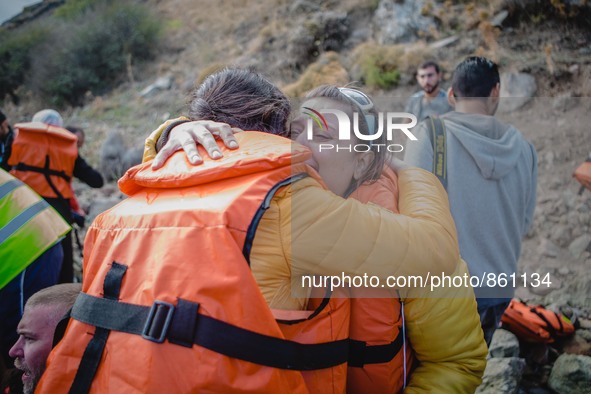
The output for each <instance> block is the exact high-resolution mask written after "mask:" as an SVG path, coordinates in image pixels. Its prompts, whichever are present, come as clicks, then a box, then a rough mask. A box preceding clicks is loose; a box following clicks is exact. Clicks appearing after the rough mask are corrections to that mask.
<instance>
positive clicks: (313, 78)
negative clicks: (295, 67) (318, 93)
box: [283, 52, 350, 97]
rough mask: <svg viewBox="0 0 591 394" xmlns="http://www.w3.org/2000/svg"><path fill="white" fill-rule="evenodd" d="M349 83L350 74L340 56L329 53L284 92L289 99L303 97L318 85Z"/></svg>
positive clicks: (285, 88) (309, 67)
mask: <svg viewBox="0 0 591 394" xmlns="http://www.w3.org/2000/svg"><path fill="white" fill-rule="evenodd" d="M349 82H350V78H349V73H348V72H347V70H346V69H345V68H344V67H343V65H342V64H341V62H340V56H339V55H338V54H337V53H335V52H327V53H325V54H324V55H322V56H321V57H320V59H318V61H316V62H315V63H313V64H311V65H310V66H308V68H307V69H306V71H304V73H303V74H302V76H301V77H300V78H299V79H298V80H297V81H296V82H294V83H291V84H289V85H287V86H285V87H284V88H283V91H284V92H285V94H287V95H288V96H289V97H302V96H303V95H304V94H305V93H306V92H307V91H309V90H311V89H312V88H314V87H316V86H318V85H323V84H332V85H340V86H343V85H346V84H347V83H349Z"/></svg>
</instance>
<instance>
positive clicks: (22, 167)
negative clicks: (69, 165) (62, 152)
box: [13, 155, 72, 200]
mask: <svg viewBox="0 0 591 394" xmlns="http://www.w3.org/2000/svg"><path fill="white" fill-rule="evenodd" d="M49 165H50V160H49V155H45V165H44V166H43V167H36V166H31V165H28V164H25V163H23V162H20V163H18V164H17V165H15V166H14V167H13V169H15V170H17V171H31V172H37V173H40V174H43V176H44V177H45V180H46V181H47V183H48V184H49V187H51V190H53V192H54V193H55V195H56V196H57V197H58V198H61V199H62V200H63V199H64V196H63V195H62V194H61V193H60V192H59V190H58V189H57V187H56V186H55V184H54V183H53V181H52V180H51V176H59V177H60V178H63V179H64V180H65V181H66V182H68V183H70V180H71V179H72V178H70V177H69V176H68V175H67V174H66V173H65V172H64V171H56V170H52V169H51V168H50V167H49Z"/></svg>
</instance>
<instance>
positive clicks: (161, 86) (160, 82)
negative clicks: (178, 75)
mask: <svg viewBox="0 0 591 394" xmlns="http://www.w3.org/2000/svg"><path fill="white" fill-rule="evenodd" d="M173 82H174V78H173V77H172V75H166V76H164V77H160V78H158V79H157V80H156V82H154V83H153V84H151V85H150V86H147V87H146V88H145V89H144V90H142V91H141V92H140V96H142V97H150V96H153V95H154V94H156V93H158V92H160V91H161V90H169V89H170V88H171V87H172V84H173Z"/></svg>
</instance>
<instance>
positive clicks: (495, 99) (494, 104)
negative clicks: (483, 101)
mask: <svg viewBox="0 0 591 394" xmlns="http://www.w3.org/2000/svg"><path fill="white" fill-rule="evenodd" d="M500 99H501V84H500V83H498V82H497V83H496V85H495V86H494V88H492V90H491V91H490V97H489V98H488V102H489V114H490V115H494V114H495V112H496V111H497V108H498V107H499V101H500Z"/></svg>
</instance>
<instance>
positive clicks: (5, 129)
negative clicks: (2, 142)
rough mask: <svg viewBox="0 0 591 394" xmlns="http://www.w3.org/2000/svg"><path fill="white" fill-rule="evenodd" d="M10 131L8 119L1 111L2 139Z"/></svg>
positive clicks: (0, 133) (0, 128) (0, 136)
mask: <svg viewBox="0 0 591 394" xmlns="http://www.w3.org/2000/svg"><path fill="white" fill-rule="evenodd" d="M9 131H10V124H9V123H8V118H6V115H4V113H3V112H2V111H0V138H2V137H4V136H5V135H6V134H8V132H9Z"/></svg>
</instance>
